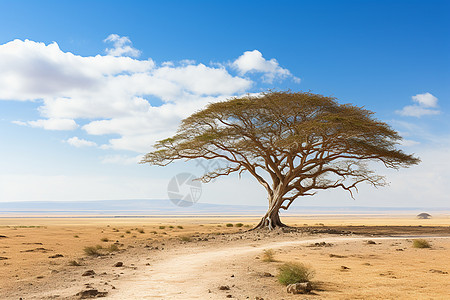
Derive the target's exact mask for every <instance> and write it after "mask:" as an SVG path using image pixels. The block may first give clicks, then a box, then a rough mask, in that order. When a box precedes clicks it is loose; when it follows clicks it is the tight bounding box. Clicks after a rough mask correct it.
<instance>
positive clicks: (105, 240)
mask: <svg viewBox="0 0 450 300" xmlns="http://www.w3.org/2000/svg"><path fill="white" fill-rule="evenodd" d="M100 241H102V242H109V239H108V238H107V237H104V238H101V239H100Z"/></svg>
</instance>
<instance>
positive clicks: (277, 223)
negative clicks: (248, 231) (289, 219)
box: [254, 209, 287, 230]
mask: <svg viewBox="0 0 450 300" xmlns="http://www.w3.org/2000/svg"><path fill="white" fill-rule="evenodd" d="M279 227H287V225H285V224H283V223H282V222H281V220H280V215H279V212H278V209H275V210H269V211H268V212H267V213H266V214H265V215H264V217H262V219H261V221H259V224H258V225H256V227H255V228H254V229H263V228H264V229H269V230H272V229H275V228H279Z"/></svg>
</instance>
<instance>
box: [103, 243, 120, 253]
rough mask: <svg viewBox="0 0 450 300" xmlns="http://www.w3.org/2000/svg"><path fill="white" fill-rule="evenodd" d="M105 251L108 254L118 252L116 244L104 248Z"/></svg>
mask: <svg viewBox="0 0 450 300" xmlns="http://www.w3.org/2000/svg"><path fill="white" fill-rule="evenodd" d="M106 251H108V252H116V251H119V246H117V245H116V244H111V245H109V246H108V247H107V248H106Z"/></svg>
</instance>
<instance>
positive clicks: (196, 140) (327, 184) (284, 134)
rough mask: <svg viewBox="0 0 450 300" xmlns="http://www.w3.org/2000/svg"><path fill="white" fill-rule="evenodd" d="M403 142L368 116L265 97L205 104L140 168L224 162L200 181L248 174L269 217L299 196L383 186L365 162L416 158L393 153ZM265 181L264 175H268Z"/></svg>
mask: <svg viewBox="0 0 450 300" xmlns="http://www.w3.org/2000/svg"><path fill="white" fill-rule="evenodd" d="M400 140H401V137H400V136H399V134H398V133H397V132H396V131H395V130H393V129H392V128H391V127H390V126H389V125H387V124H386V123H383V122H381V121H378V120H376V119H375V118H374V117H373V112H371V111H369V110H366V109H364V108H361V107H358V106H354V105H351V104H339V103H338V102H337V101H336V99H335V98H332V97H325V96H322V95H318V94H313V93H305V92H297V93H294V92H268V93H263V94H262V95H260V96H246V97H242V98H233V99H230V100H228V101H222V102H217V103H212V104H209V105H208V106H207V107H206V108H205V109H203V110H201V111H199V112H197V113H195V114H193V115H191V116H190V117H188V118H186V119H184V120H183V121H182V124H181V126H180V128H179V130H178V132H177V134H176V135H174V136H173V137H170V138H167V139H164V140H161V141H159V142H157V144H156V145H155V148H156V150H155V151H153V152H150V153H148V154H146V155H145V157H144V159H143V160H142V163H150V164H152V165H160V166H165V165H167V164H169V163H171V162H173V161H174V160H179V159H187V160H189V159H197V158H201V159H206V160H212V159H225V160H227V161H228V163H229V164H228V165H227V166H226V167H218V168H217V169H215V170H212V171H210V172H208V173H206V174H204V175H203V176H202V177H201V178H200V179H201V180H202V181H204V182H209V181H211V180H212V179H214V178H217V177H219V176H223V175H229V174H231V173H234V172H237V173H239V174H242V173H243V172H249V173H250V174H251V175H252V176H254V177H255V178H256V180H257V181H258V182H259V183H260V184H261V185H263V186H264V188H265V189H266V191H267V193H268V196H269V212H270V213H273V212H275V213H276V214H277V213H278V210H279V209H280V208H284V209H288V208H289V206H290V205H291V203H292V202H293V201H294V200H295V199H296V198H298V197H300V196H310V195H314V194H315V193H316V192H317V191H320V190H324V189H331V188H342V189H344V190H346V191H348V192H349V193H350V194H351V196H352V197H353V192H354V191H357V185H358V184H360V183H362V182H367V183H369V184H372V185H373V186H383V185H385V181H384V178H383V177H382V176H378V175H376V174H375V173H374V172H373V171H372V170H370V169H369V168H368V166H367V162H370V161H378V162H381V163H383V164H384V166H386V167H388V168H394V169H398V168H400V167H408V166H410V165H413V164H417V163H418V162H419V159H418V158H416V157H414V156H412V155H408V154H406V153H404V152H403V151H401V150H399V149H397V148H396V146H397V145H398V143H399V141H400ZM267 175H268V176H267Z"/></svg>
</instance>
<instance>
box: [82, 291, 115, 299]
mask: <svg viewBox="0 0 450 300" xmlns="http://www.w3.org/2000/svg"><path fill="white" fill-rule="evenodd" d="M107 294H108V292H99V291H98V290H97V289H89V290H84V291H81V292H79V293H77V294H76V296H80V299H87V298H97V297H106V295H107Z"/></svg>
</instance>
